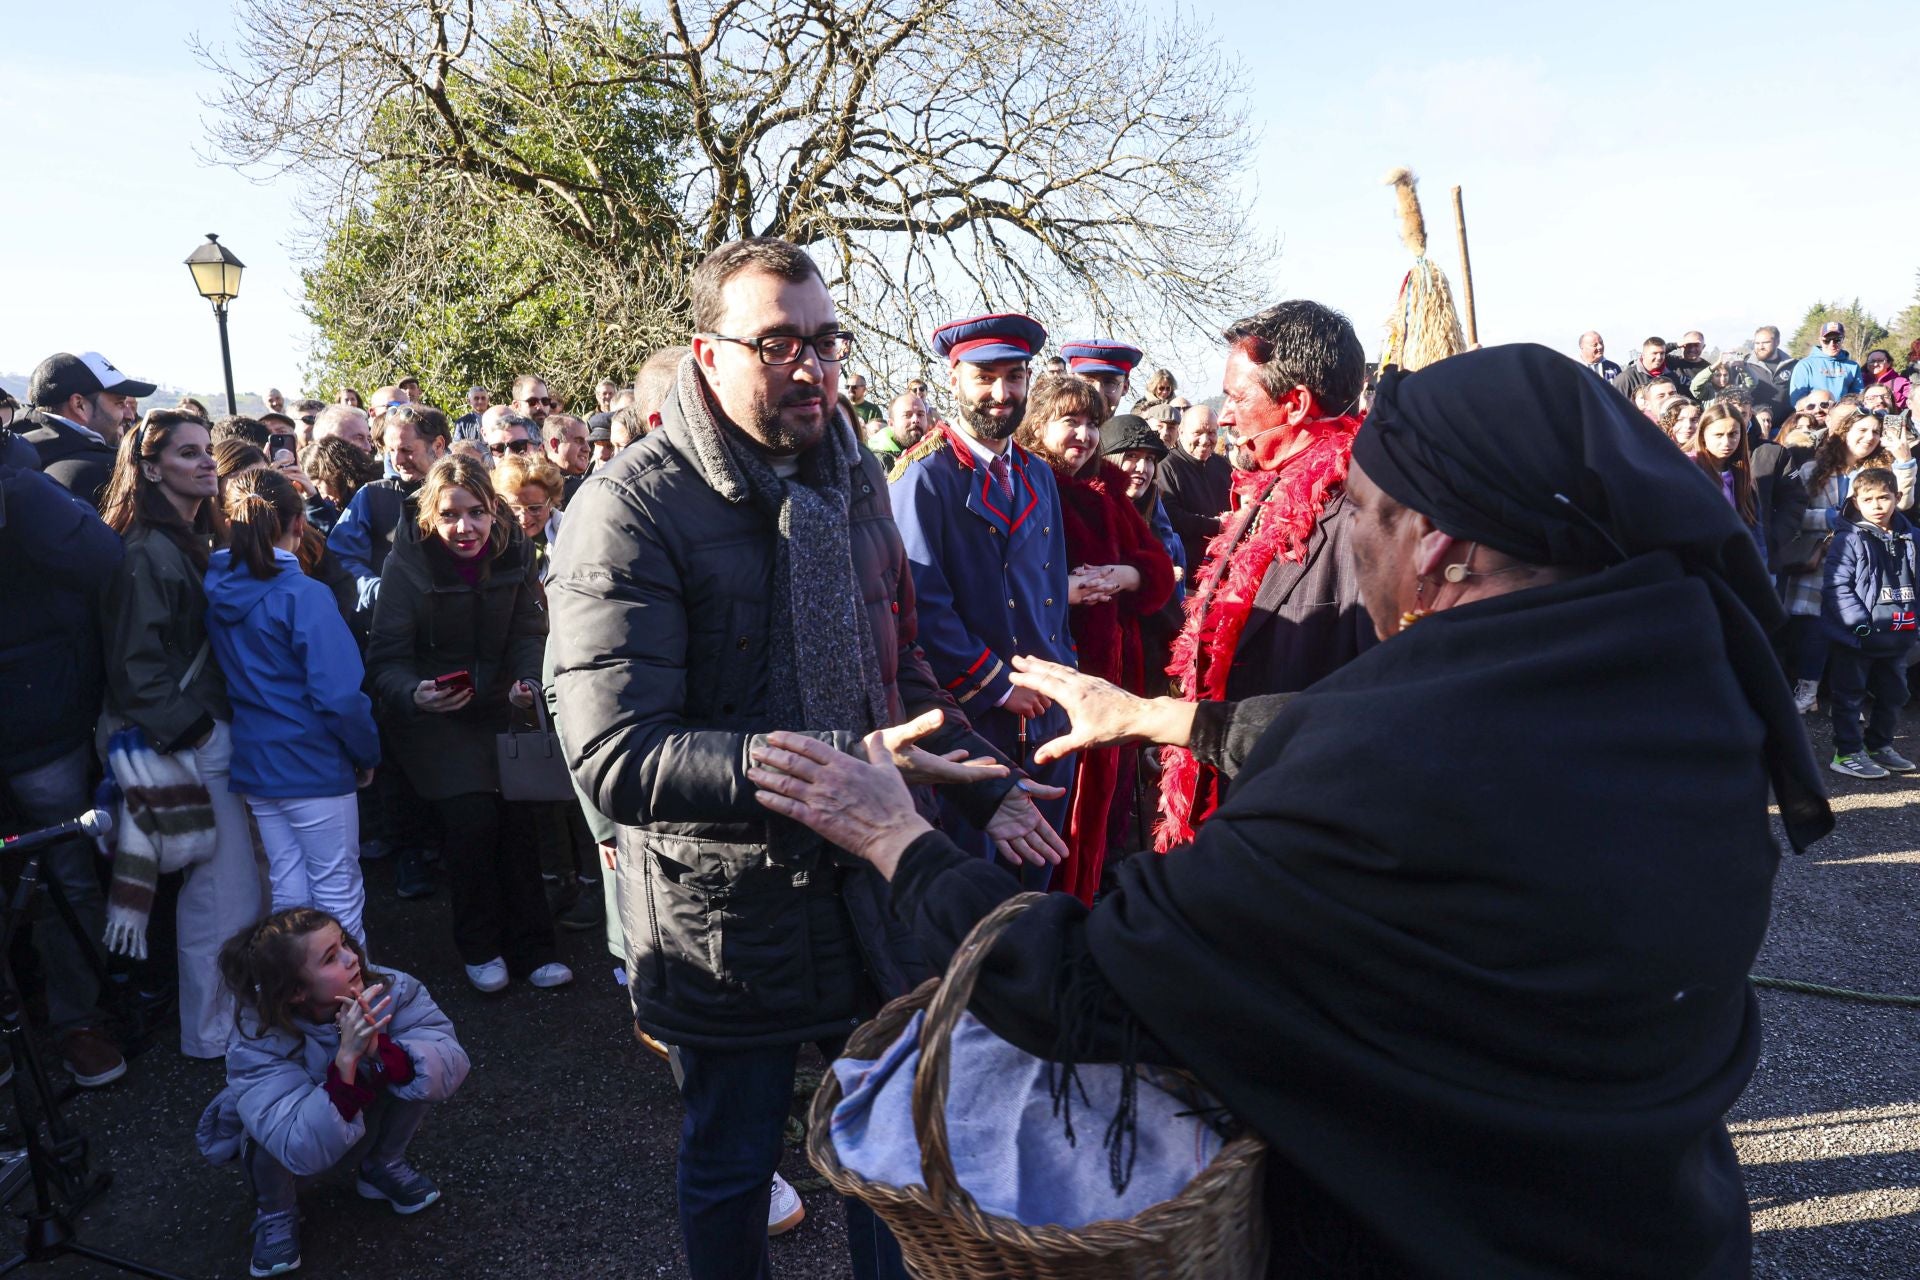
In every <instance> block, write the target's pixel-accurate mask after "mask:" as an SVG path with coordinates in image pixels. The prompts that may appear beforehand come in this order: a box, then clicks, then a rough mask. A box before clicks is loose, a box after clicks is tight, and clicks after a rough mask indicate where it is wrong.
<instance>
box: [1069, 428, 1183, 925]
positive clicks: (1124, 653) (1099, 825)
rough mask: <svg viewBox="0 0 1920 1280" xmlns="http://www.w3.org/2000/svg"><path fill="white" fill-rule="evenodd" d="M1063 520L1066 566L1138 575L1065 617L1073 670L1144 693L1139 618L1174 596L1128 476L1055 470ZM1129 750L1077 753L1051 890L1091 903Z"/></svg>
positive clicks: (1105, 467)
mask: <svg viewBox="0 0 1920 1280" xmlns="http://www.w3.org/2000/svg"><path fill="white" fill-rule="evenodd" d="M1054 477H1055V479H1056V480H1058V481H1059V485H1060V507H1061V511H1062V513H1063V515H1064V518H1065V520H1066V533H1067V564H1068V567H1069V568H1070V569H1077V568H1079V567H1080V566H1082V565H1101V564H1124V565H1131V566H1132V567H1133V568H1135V569H1137V570H1139V573H1140V586H1139V589H1138V590H1135V591H1129V592H1125V593H1123V594H1121V595H1119V596H1116V597H1115V598H1114V599H1112V600H1109V601H1107V602H1105V603H1104V604H1077V605H1074V606H1073V607H1072V609H1071V610H1069V611H1068V619H1067V620H1068V624H1069V625H1070V626H1071V627H1072V629H1073V642H1074V647H1075V648H1076V649H1077V650H1078V651H1079V657H1080V669H1081V670H1082V671H1084V672H1086V673H1087V674H1088V675H1094V676H1099V677H1100V678H1101V679H1103V680H1109V681H1111V682H1113V683H1114V684H1117V685H1119V686H1120V687H1121V688H1123V689H1125V690H1127V691H1128V692H1130V693H1141V692H1144V691H1145V689H1146V670H1145V664H1144V662H1143V660H1142V657H1141V647H1140V620H1141V619H1142V618H1144V617H1150V616H1151V615H1153V614H1154V613H1156V612H1158V611H1159V609H1160V607H1161V606H1162V605H1164V604H1166V602H1167V599H1168V597H1170V596H1171V595H1172V594H1173V561H1172V560H1171V559H1169V558H1168V556H1167V551H1166V548H1165V547H1163V546H1161V545H1160V540H1159V539H1158V538H1155V537H1154V536H1153V531H1152V530H1151V529H1149V528H1147V522H1146V521H1145V520H1143V519H1141V518H1140V513H1139V512H1138V511H1136V510H1134V507H1133V504H1132V503H1131V502H1129V501H1127V477H1126V475H1125V473H1123V472H1122V471H1121V470H1120V469H1119V468H1118V467H1116V466H1114V465H1113V464H1112V463H1110V462H1102V463H1101V464H1100V467H1099V470H1097V471H1095V472H1093V473H1092V474H1090V475H1088V474H1082V475H1078V476H1066V475H1061V474H1060V473H1059V472H1058V471H1055V472H1054ZM1133 750H1134V748H1131V747H1128V748H1102V749H1100V750H1095V751H1082V752H1081V753H1080V762H1079V764H1078V766H1077V767H1076V768H1075V771H1074V787H1073V813H1072V816H1071V818H1070V820H1069V822H1068V825H1067V830H1066V832H1065V833H1064V834H1065V835H1066V840H1067V846H1068V848H1069V850H1070V853H1069V854H1068V856H1067V859H1066V861H1064V862H1062V863H1061V864H1060V866H1059V868H1058V869H1057V870H1056V871H1055V872H1054V877H1053V887H1054V888H1055V889H1060V890H1064V891H1066V892H1068V893H1072V894H1075V895H1076V896H1078V897H1079V898H1080V900H1081V901H1082V902H1085V903H1088V904H1089V905H1091V904H1092V902H1093V893H1094V890H1095V889H1097V888H1099V886H1100V869H1101V866H1102V865H1103V864H1104V863H1105V861H1106V854H1107V815H1108V813H1109V812H1110V811H1111V810H1112V807H1113V803H1114V792H1115V790H1116V788H1118V787H1120V786H1123V785H1127V784H1128V783H1129V782H1130V779H1124V778H1122V776H1121V774H1122V772H1123V765H1124V764H1125V762H1126V761H1127V760H1128V759H1130V758H1131V753H1132V751H1133Z"/></svg>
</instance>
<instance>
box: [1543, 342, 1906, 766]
mask: <svg viewBox="0 0 1920 1280" xmlns="http://www.w3.org/2000/svg"><path fill="white" fill-rule="evenodd" d="M1846 336H1847V335H1846V327H1845V326H1844V325H1843V324H1841V323H1840V322H1838V321H1827V322H1825V323H1823V324H1822V325H1821V326H1820V329H1819V341H1818V344H1817V346H1816V347H1815V348H1814V349H1813V350H1811V351H1809V352H1806V353H1805V354H1803V355H1801V356H1798V357H1795V356H1793V355H1792V354H1790V353H1788V352H1786V351H1784V350H1782V349H1781V346H1780V330H1779V329H1778V328H1777V327H1775V326H1772V325H1763V326H1761V327H1760V328H1759V329H1757V330H1755V331H1754V333H1753V337H1752V339H1751V341H1750V342H1748V343H1744V344H1742V345H1741V346H1739V347H1729V348H1728V349H1726V350H1723V351H1721V352H1719V353H1718V354H1716V355H1715V356H1714V357H1713V358H1712V359H1707V358H1706V357H1705V355H1704V352H1705V350H1706V347H1705V338H1704V336H1703V335H1702V334H1700V333H1699V332H1698V331H1692V332H1688V333H1686V334H1684V335H1682V337H1681V339H1680V341H1679V342H1677V343H1668V342H1666V341H1665V340H1664V339H1662V338H1659V337H1650V338H1648V339H1647V340H1646V341H1645V342H1643V343H1641V344H1640V348H1639V354H1638V355H1637V356H1636V357H1635V359H1634V362H1633V364H1632V365H1631V366H1629V367H1628V368H1626V369H1625V370H1622V369H1620V367H1619V366H1618V365H1616V364H1614V363H1613V361H1611V360H1609V359H1607V358H1606V342H1605V340H1604V339H1603V338H1602V337H1601V335H1600V334H1598V333H1593V332H1589V333H1586V334H1582V335H1581V338H1580V358H1581V360H1582V362H1583V363H1585V364H1586V366H1587V367H1588V368H1589V369H1591V370H1592V371H1593V372H1594V373H1596V374H1598V375H1599V376H1600V377H1602V378H1606V379H1607V380H1609V381H1610V382H1611V383H1612V384H1613V385H1614V386H1615V387H1616V388H1617V389H1618V390H1619V391H1620V392H1621V394H1622V395H1625V396H1627V397H1629V398H1630V399H1631V400H1632V401H1633V403H1634V405H1635V406H1636V407H1637V408H1639V409H1640V410H1641V411H1642V412H1643V413H1645V414H1646V415H1647V417H1649V418H1650V419H1652V420H1653V421H1654V422H1655V423H1656V424H1657V425H1658V426H1659V427H1660V428H1661V430H1663V431H1665V432H1666V433H1667V435H1669V436H1670V437H1672V439H1673V441H1674V443H1675V444H1676V445H1678V446H1679V447H1680V448H1681V449H1682V450H1683V451H1685V452H1686V453H1687V455H1688V456H1690V457H1692V458H1693V459H1695V460H1696V461H1697V462H1699V464H1700V466H1701V468H1702V469H1703V470H1704V471H1706V473H1707V475H1708V476H1709V477H1710V478H1712V479H1713V480H1715V481H1716V482H1717V483H1718V484H1719V485H1720V488H1721V492H1722V493H1723V494H1724V495H1725V497H1726V500H1727V501H1728V502H1729V503H1730V504H1731V505H1732V506H1733V508H1734V510H1735V511H1737V512H1738V513H1739V516H1740V521H1741V523H1742V524H1743V525H1745V526H1746V528H1747V530H1748V531H1749V533H1750V534H1751V535H1752V537H1753V540H1754V544H1755V545H1756V546H1757V547H1758V548H1759V550H1760V553H1761V556H1762V557H1763V559H1764V561H1765V562H1766V564H1767V565H1768V567H1769V568H1770V569H1771V570H1772V571H1773V573H1774V574H1775V578H1776V582H1777V584H1778V587H1779V590H1780V594H1781V598H1782V600H1783V602H1784V603H1785V604H1786V605H1787V607H1788V610H1789V612H1790V614H1791V618H1790V620H1789V622H1788V624H1787V627H1786V629H1785V631H1784V633H1783V634H1782V636H1781V637H1780V641H1779V643H1780V647H1781V657H1782V661H1783V663H1784V665H1785V667H1786V670H1787V672H1788V674H1789V675H1791V676H1792V678H1793V682H1794V683H1793V688H1794V701H1795V703H1796V704H1797V705H1798V707H1799V709H1800V711H1801V712H1802V713H1806V712H1809V711H1812V710H1814V709H1815V707H1816V705H1817V701H1818V698H1819V694H1820V689H1821V687H1822V685H1823V683H1824V685H1825V687H1826V689H1827V694H1828V702H1829V709H1830V711H1831V714H1832V720H1833V735H1834V748H1835V754H1834V757H1833V760H1832V762H1831V767H1832V768H1833V770H1834V771H1835V772H1836V773H1841V774H1845V775H1847V776H1850V777H1854V778H1864V779H1881V778H1886V777H1888V776H1890V775H1891V774H1894V773H1911V772H1913V770H1914V767H1915V766H1914V764H1913V762H1912V761H1910V760H1908V759H1907V758H1906V757H1905V756H1904V755H1902V754H1901V753H1900V752H1899V751H1897V750H1895V749H1894V746H1893V736H1892V735H1893V726H1894V722H1895V719H1896V717H1897V715H1898V713H1899V709H1900V707H1901V706H1902V705H1903V704H1904V702H1905V700H1906V695H1905V693H1904V692H1903V691H1904V690H1906V688H1907V671H1908V668H1909V667H1910V666H1911V664H1912V663H1913V661H1914V659H1915V658H1916V657H1920V649H1916V648H1915V646H1914V641H1915V640H1916V639H1920V633H1916V631H1915V628H1914V626H1913V614H1914V595H1913V588H1914V581H1915V576H1916V567H1920V558H1916V556H1917V555H1920V553H1917V552H1916V540H1915V526H1914V525H1913V524H1911V523H1910V522H1909V520H1908V514H1907V513H1910V512H1912V511H1913V509H1914V477H1915V474H1916V470H1917V469H1920V464H1917V463H1916V460H1915V458H1914V446H1915V444H1916V443H1920V430H1916V427H1915V422H1914V409H1915V408H1916V407H1920V406H1910V405H1909V403H1908V395H1909V392H1910V390H1911V386H1912V383H1911V381H1910V378H1911V376H1912V375H1913V374H1914V373H1915V372H1916V369H1915V362H1916V361H1920V343H1915V344H1914V349H1913V350H1909V351H1908V352H1906V353H1905V354H1906V363H1905V364H1904V366H1901V365H1897V364H1896V362H1895V361H1894V359H1893V357H1892V355H1891V354H1890V353H1888V352H1887V351H1885V350H1874V351H1870V352H1868V353H1867V356H1866V358H1865V359H1864V360H1861V361H1856V360H1855V359H1854V358H1853V357H1852V356H1851V355H1850V354H1849V353H1848V351H1847V349H1846ZM1877 495H1884V496H1877ZM1869 703H1870V704H1871V705H1870V706H1869ZM1863 715H1864V716H1866V717H1867V719H1866V727H1865V729H1864V731H1863V729H1862V717H1863Z"/></svg>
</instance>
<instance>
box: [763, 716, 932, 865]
mask: <svg viewBox="0 0 1920 1280" xmlns="http://www.w3.org/2000/svg"><path fill="white" fill-rule="evenodd" d="M884 732H885V730H879V731H876V732H874V733H870V734H868V735H867V736H866V737H865V738H864V739H863V740H862V741H861V744H860V745H861V749H862V751H863V752H864V753H865V756H866V760H865V762H862V761H860V760H857V759H855V758H854V757H853V756H850V755H848V754H847V753H846V752H844V751H836V750H835V749H834V748H832V747H830V746H828V745H827V744H826V743H824V742H822V741H820V740H819V739H818V738H810V737H808V736H806V735H805V734H800V733H787V732H784V731H783V732H779V733H772V734H769V735H767V741H766V743H765V745H763V746H759V747H755V748H754V750H753V764H752V766H751V767H749V768H748V770H747V778H748V780H749V781H751V782H752V783H753V785H754V786H755V787H757V788H759V790H758V791H756V792H755V793H754V799H756V800H758V801H759V802H760V803H761V804H763V805H765V806H766V807H767V808H768V809H769V810H771V811H772V812H774V813H777V814H779V815H780V816H781V817H784V818H791V819H793V820H794V821H795V822H798V823H799V824H800V825H801V826H803V827H806V828H808V829H809V830H811V831H813V832H814V833H815V834H816V835H818V836H819V837H820V838H821V839H823V840H825V841H827V842H828V843H829V844H833V845H838V846H839V847H840V848H842V849H845V850H846V851H847V852H848V853H851V854H853V855H854V856H855V857H858V858H864V859H865V860H866V861H868V862H871V863H872V864H873V865H874V866H875V867H877V868H878V869H879V870H880V873H881V874H882V875H884V876H886V877H887V878H889V879H891V878H892V877H893V869H894V867H895V866H896V865H897V864H898V863H899V861H900V855H901V854H902V853H904V852H905V851H906V848H907V846H908V845H910V844H912V843H913V842H914V841H915V840H917V839H918V838H919V837H920V836H922V835H924V834H926V833H927V832H929V831H931V830H933V828H932V827H930V826H929V825H927V820H926V819H925V818H922V817H921V816H920V815H919V813H917V812H916V811H915V810H914V807H913V797H912V796H911V795H910V794H908V792H907V784H906V782H905V781H904V780H902V778H901V776H900V770H899V768H898V766H896V765H895V764H894V760H893V751H892V749H891V748H890V747H889V746H888V745H887V743H886V741H885V739H884V738H883V737H882V734H883V733H884Z"/></svg>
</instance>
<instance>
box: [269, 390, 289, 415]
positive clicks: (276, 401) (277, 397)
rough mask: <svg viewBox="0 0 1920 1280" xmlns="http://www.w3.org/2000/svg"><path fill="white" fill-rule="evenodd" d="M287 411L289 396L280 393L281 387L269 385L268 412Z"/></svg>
mask: <svg viewBox="0 0 1920 1280" xmlns="http://www.w3.org/2000/svg"><path fill="white" fill-rule="evenodd" d="M286 411H287V398H286V397H285V396H283V395H281V394H280V388H278V387H268V388H267V412H268V413H285V412H286Z"/></svg>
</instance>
